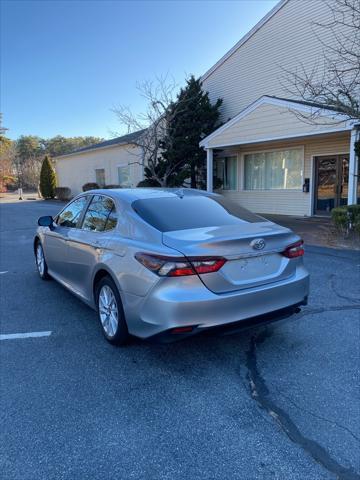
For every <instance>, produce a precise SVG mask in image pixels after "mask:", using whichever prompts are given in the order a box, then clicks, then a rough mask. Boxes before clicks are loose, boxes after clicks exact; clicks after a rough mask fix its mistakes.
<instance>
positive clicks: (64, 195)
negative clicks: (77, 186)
mask: <svg viewBox="0 0 360 480" xmlns="http://www.w3.org/2000/svg"><path fill="white" fill-rule="evenodd" d="M55 197H56V198H57V199H58V200H61V201H63V202H65V201H66V200H70V198H71V189H70V188H69V187H56V188H55Z"/></svg>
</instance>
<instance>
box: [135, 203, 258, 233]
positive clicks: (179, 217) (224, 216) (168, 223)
mask: <svg viewBox="0 0 360 480" xmlns="http://www.w3.org/2000/svg"><path fill="white" fill-rule="evenodd" d="M132 207H133V209H134V210H135V212H136V213H137V214H138V215H139V216H140V217H141V218H142V219H143V220H145V222H147V223H149V224H150V225H152V226H153V227H155V228H156V229H157V230H160V231H161V232H171V231H175V230H188V229H190V228H204V227H218V226H224V225H239V224H242V223H254V222H263V221H264V219H263V218H262V217H259V216H257V215H255V214H253V213H251V212H249V211H248V210H245V209H244V208H242V207H239V206H238V205H236V204H235V203H233V202H231V201H229V200H227V199H225V198H224V197H221V196H219V197H208V196H205V195H196V196H190V195H184V196H183V197H180V196H179V197H165V198H164V197H162V198H148V199H142V200H135V202H133V203H132Z"/></svg>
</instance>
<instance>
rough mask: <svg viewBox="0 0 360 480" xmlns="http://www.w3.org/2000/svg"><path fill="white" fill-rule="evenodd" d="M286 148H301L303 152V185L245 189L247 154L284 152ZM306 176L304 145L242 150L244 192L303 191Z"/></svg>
mask: <svg viewBox="0 0 360 480" xmlns="http://www.w3.org/2000/svg"><path fill="white" fill-rule="evenodd" d="M284 150H299V151H300V154H301V164H302V165H301V166H302V174H301V186H300V187H299V188H267V189H259V188H257V189H251V190H249V189H245V155H252V154H256V153H268V152H282V151H284ZM304 178H305V146H304V145H296V146H291V147H287V146H285V147H283V148H281V147H277V148H268V149H261V150H249V151H245V152H241V191H243V192H299V191H302V185H303V183H304Z"/></svg>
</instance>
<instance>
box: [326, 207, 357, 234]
mask: <svg viewBox="0 0 360 480" xmlns="http://www.w3.org/2000/svg"><path fill="white" fill-rule="evenodd" d="M331 219H332V221H333V222H334V225H335V227H336V228H337V229H338V230H340V231H342V232H347V231H348V230H349V229H352V230H354V231H355V232H357V233H360V205H344V206H343V207H336V208H333V209H332V210H331Z"/></svg>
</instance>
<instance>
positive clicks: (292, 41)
mask: <svg viewBox="0 0 360 480" xmlns="http://www.w3.org/2000/svg"><path fill="white" fill-rule="evenodd" d="M333 1H334V0H330V3H331V2H333ZM329 20H331V13H330V10H329V8H328V7H327V6H326V3H325V2H324V1H323V0H289V2H287V3H286V4H285V5H284V6H283V7H282V8H281V9H280V10H279V11H278V12H276V13H275V15H273V16H272V17H271V18H270V19H269V20H268V21H267V22H266V23H265V24H264V25H263V26H262V27H261V28H260V29H259V30H258V31H257V32H256V33H254V35H252V36H251V37H250V38H249V39H248V40H247V41H246V42H245V43H244V44H243V45H241V46H240V48H238V49H237V50H236V51H235V52H234V53H233V54H232V55H231V56H230V57H229V58H227V59H226V60H225V61H224V62H223V63H221V64H220V65H219V66H218V67H217V68H216V69H215V70H214V71H213V72H212V73H210V74H209V76H207V77H204V78H203V85H204V90H206V91H208V92H209V95H210V98H211V100H212V101H215V100H216V99H217V98H222V99H223V107H222V121H227V120H228V119H229V118H233V117H234V116H235V115H236V114H238V113H239V112H240V111H241V110H243V109H244V108H245V107H247V106H248V105H249V104H251V103H252V102H254V101H255V100H257V99H258V98H259V97H261V96H262V95H275V96H279V97H286V98H290V97H291V95H290V94H289V92H287V91H286V90H285V89H284V87H283V85H282V84H283V83H284V81H285V78H284V76H285V72H284V70H283V69H286V70H290V71H295V69H296V68H299V66H301V65H302V66H304V68H305V69H306V70H308V71H310V70H311V69H312V67H313V66H314V65H316V64H318V65H319V66H321V65H322V52H323V45H322V44H321V42H320V40H319V38H317V36H319V37H320V39H321V40H322V41H324V43H325V44H331V43H332V42H334V41H335V40H334V35H333V34H332V32H331V31H330V29H328V30H324V29H320V28H319V27H316V26H315V25H314V22H319V23H326V22H327V21H329ZM217 27H218V26H217V25H214V31H216V28H217ZM315 32H316V33H315Z"/></svg>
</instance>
